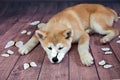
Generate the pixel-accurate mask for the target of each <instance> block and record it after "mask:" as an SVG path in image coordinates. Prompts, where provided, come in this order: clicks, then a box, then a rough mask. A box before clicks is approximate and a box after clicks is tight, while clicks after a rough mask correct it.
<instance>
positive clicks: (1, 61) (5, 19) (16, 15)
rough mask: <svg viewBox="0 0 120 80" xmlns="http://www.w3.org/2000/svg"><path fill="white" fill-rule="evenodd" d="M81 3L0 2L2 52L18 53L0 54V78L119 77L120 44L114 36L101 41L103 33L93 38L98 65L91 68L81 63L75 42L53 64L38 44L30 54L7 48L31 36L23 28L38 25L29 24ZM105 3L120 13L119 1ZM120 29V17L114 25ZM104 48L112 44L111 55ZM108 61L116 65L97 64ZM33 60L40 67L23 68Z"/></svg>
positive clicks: (112, 79) (114, 79) (92, 48)
mask: <svg viewBox="0 0 120 80" xmlns="http://www.w3.org/2000/svg"><path fill="white" fill-rule="evenodd" d="M77 3H78V2H74V3H72V2H59V3H56V2H54V3H53V2H51V3H32V2H29V3H3V4H2V3H1V4H0V54H3V53H5V52H6V51H7V50H8V49H10V50H13V51H14V52H15V54H13V55H10V57H8V58H5V57H2V56H0V80H120V44H117V43H116V41H117V40H118V38H115V39H114V40H113V41H111V42H110V43H108V44H106V45H101V44H100V42H99V39H100V37H101V36H100V35H98V34H94V35H92V36H91V40H90V51H91V53H92V55H93V56H94V59H95V60H94V62H95V64H94V65H92V66H91V67H86V66H84V65H82V63H81V62H80V60H79V56H78V51H77V44H73V45H72V48H71V50H70V51H69V52H68V54H67V55H66V56H65V58H64V60H63V61H62V62H61V63H60V64H51V63H50V62H49V60H48V58H47V56H46V54H45V51H44V50H43V49H42V48H41V46H40V45H38V46H37V47H36V48H35V49H34V50H33V51H31V52H30V54H28V55H25V56H20V55H19V53H18V51H17V50H18V49H17V48H16V47H14V46H13V47H10V48H8V49H4V46H5V45H6V43H7V42H8V41H10V40H14V41H20V40H21V41H23V42H24V43H25V42H26V41H28V40H29V38H30V37H31V36H28V35H21V34H20V32H21V31H22V30H24V29H26V30H28V31H32V33H34V31H35V30H36V29H37V28H36V27H30V26H29V23H30V22H32V21H35V20H40V21H41V22H47V21H48V20H49V19H50V17H51V16H53V15H54V14H55V13H57V12H58V11H61V10H63V9H64V8H66V7H68V6H72V5H75V4H77ZM104 5H106V6H109V7H111V8H113V9H115V10H116V11H117V12H118V14H119V13H120V3H111V4H110V3H105V4H104ZM114 27H115V28H117V29H118V30H119V31H120V20H119V21H118V22H116V23H115V24H114ZM101 47H109V48H110V49H111V51H112V52H113V54H112V55H104V52H103V51H101ZM103 59H104V60H106V61H107V62H108V63H109V64H112V65H113V67H112V68H110V69H104V68H103V67H102V66H99V65H98V62H99V61H100V60H103ZM31 61H34V62H36V63H37V65H38V66H37V67H35V68H29V69H27V70H24V69H23V64H24V63H26V62H27V63H28V62H31Z"/></svg>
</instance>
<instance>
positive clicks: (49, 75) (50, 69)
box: [38, 55, 68, 80]
mask: <svg viewBox="0 0 120 80" xmlns="http://www.w3.org/2000/svg"><path fill="white" fill-rule="evenodd" d="M38 80H68V55H66V56H65V57H64V60H63V61H62V62H61V63H59V64H51V63H50V61H49V60H48V57H47V56H45V60H44V63H43V66H42V70H41V73H40V76H39V79H38Z"/></svg>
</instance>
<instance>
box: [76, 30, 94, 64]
mask: <svg viewBox="0 0 120 80" xmlns="http://www.w3.org/2000/svg"><path fill="white" fill-rule="evenodd" d="M78 52H79V55H80V59H81V62H82V63H83V64H84V65H87V66H90V65H91V64H93V57H92V55H91V54H90V52H89V35H88V34H87V33H86V32H83V33H82V35H81V37H80V40H79V43H78Z"/></svg>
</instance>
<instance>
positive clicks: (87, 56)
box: [81, 53, 94, 66]
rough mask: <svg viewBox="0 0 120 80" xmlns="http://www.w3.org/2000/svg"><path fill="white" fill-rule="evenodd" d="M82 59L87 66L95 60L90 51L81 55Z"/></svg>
mask: <svg viewBox="0 0 120 80" xmlns="http://www.w3.org/2000/svg"><path fill="white" fill-rule="evenodd" d="M81 61H82V63H83V64H84V65H86V66H90V65H92V64H93V63H94V62H93V57H92V56H91V54H90V53H88V54H85V55H82V56H81Z"/></svg>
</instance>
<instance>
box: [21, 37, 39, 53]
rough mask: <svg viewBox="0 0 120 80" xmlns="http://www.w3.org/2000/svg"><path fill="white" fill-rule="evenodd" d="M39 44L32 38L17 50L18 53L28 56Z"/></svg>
mask: <svg viewBox="0 0 120 80" xmlns="http://www.w3.org/2000/svg"><path fill="white" fill-rule="evenodd" d="M38 43H39V40H38V39H37V38H36V37H35V35H34V36H32V38H31V39H30V40H29V41H28V42H27V43H26V44H25V45H23V46H22V47H21V48H20V49H19V53H20V54H21V55H24V54H28V53H29V52H30V51H31V50H32V49H33V48H34V47H35V46H36V45H37V44H38Z"/></svg>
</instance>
